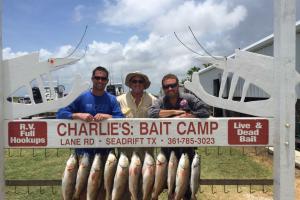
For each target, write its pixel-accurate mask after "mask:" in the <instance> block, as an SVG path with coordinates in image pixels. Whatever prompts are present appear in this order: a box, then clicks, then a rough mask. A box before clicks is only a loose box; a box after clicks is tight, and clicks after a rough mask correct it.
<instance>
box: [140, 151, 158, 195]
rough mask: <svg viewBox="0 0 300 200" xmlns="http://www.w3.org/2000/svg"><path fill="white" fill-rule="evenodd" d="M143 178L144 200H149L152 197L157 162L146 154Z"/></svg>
mask: <svg viewBox="0 0 300 200" xmlns="http://www.w3.org/2000/svg"><path fill="white" fill-rule="evenodd" d="M142 177H143V200H148V199H150V197H151V192H152V188H153V184H154V178H155V161H154V159H153V157H152V156H151V155H150V154H149V153H148V152H146V153H145V159H144V164H143V168H142Z"/></svg>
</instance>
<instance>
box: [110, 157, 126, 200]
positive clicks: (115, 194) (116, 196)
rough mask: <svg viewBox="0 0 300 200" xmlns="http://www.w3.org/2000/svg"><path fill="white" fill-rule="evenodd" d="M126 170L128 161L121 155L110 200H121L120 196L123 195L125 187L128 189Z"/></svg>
mask: <svg viewBox="0 0 300 200" xmlns="http://www.w3.org/2000/svg"><path fill="white" fill-rule="evenodd" d="M128 168H129V160H128V158H127V157H126V156H125V155H124V154H123V153H121V156H120V158H119V162H118V166H117V171H116V175H115V179H114V187H113V191H112V200H121V199H122V195H124V192H125V190H126V187H128V173H129V172H128Z"/></svg>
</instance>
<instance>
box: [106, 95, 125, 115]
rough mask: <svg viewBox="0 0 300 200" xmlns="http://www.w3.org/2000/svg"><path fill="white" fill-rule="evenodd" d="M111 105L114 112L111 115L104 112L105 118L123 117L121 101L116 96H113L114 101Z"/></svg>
mask: <svg viewBox="0 0 300 200" xmlns="http://www.w3.org/2000/svg"><path fill="white" fill-rule="evenodd" d="M111 104H112V105H111V106H112V113H111V115H110V114H102V115H103V117H104V118H105V119H109V118H123V117H124V115H123V113H122V111H121V107H120V104H119V102H118V101H117V99H116V98H115V97H113V98H112V101H111Z"/></svg>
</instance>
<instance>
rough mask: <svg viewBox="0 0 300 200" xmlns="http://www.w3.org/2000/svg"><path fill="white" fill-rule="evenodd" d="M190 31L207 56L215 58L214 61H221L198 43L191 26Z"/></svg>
mask: <svg viewBox="0 0 300 200" xmlns="http://www.w3.org/2000/svg"><path fill="white" fill-rule="evenodd" d="M189 29H190V31H191V33H192V35H193V37H194V39H195V40H196V42H197V43H198V44H199V46H200V47H201V49H202V50H203V51H204V52H205V53H206V54H207V55H209V56H210V57H212V58H214V59H216V60H220V59H219V58H216V57H215V56H213V55H212V54H211V53H209V52H208V51H207V50H206V49H205V48H204V46H202V45H201V43H200V42H199V41H198V39H197V38H196V36H195V34H194V32H193V31H192V29H191V27H190V26H189Z"/></svg>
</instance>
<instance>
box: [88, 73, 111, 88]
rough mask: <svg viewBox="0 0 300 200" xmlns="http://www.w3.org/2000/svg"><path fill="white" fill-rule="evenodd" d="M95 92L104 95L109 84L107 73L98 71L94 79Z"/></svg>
mask: <svg viewBox="0 0 300 200" xmlns="http://www.w3.org/2000/svg"><path fill="white" fill-rule="evenodd" d="M92 82H93V92H96V93H99V92H100V93H102V92H104V90H105V87H106V84H107V83H108V77H107V73H106V72H105V71H100V70H96V71H95V73H94V75H93V77H92Z"/></svg>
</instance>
